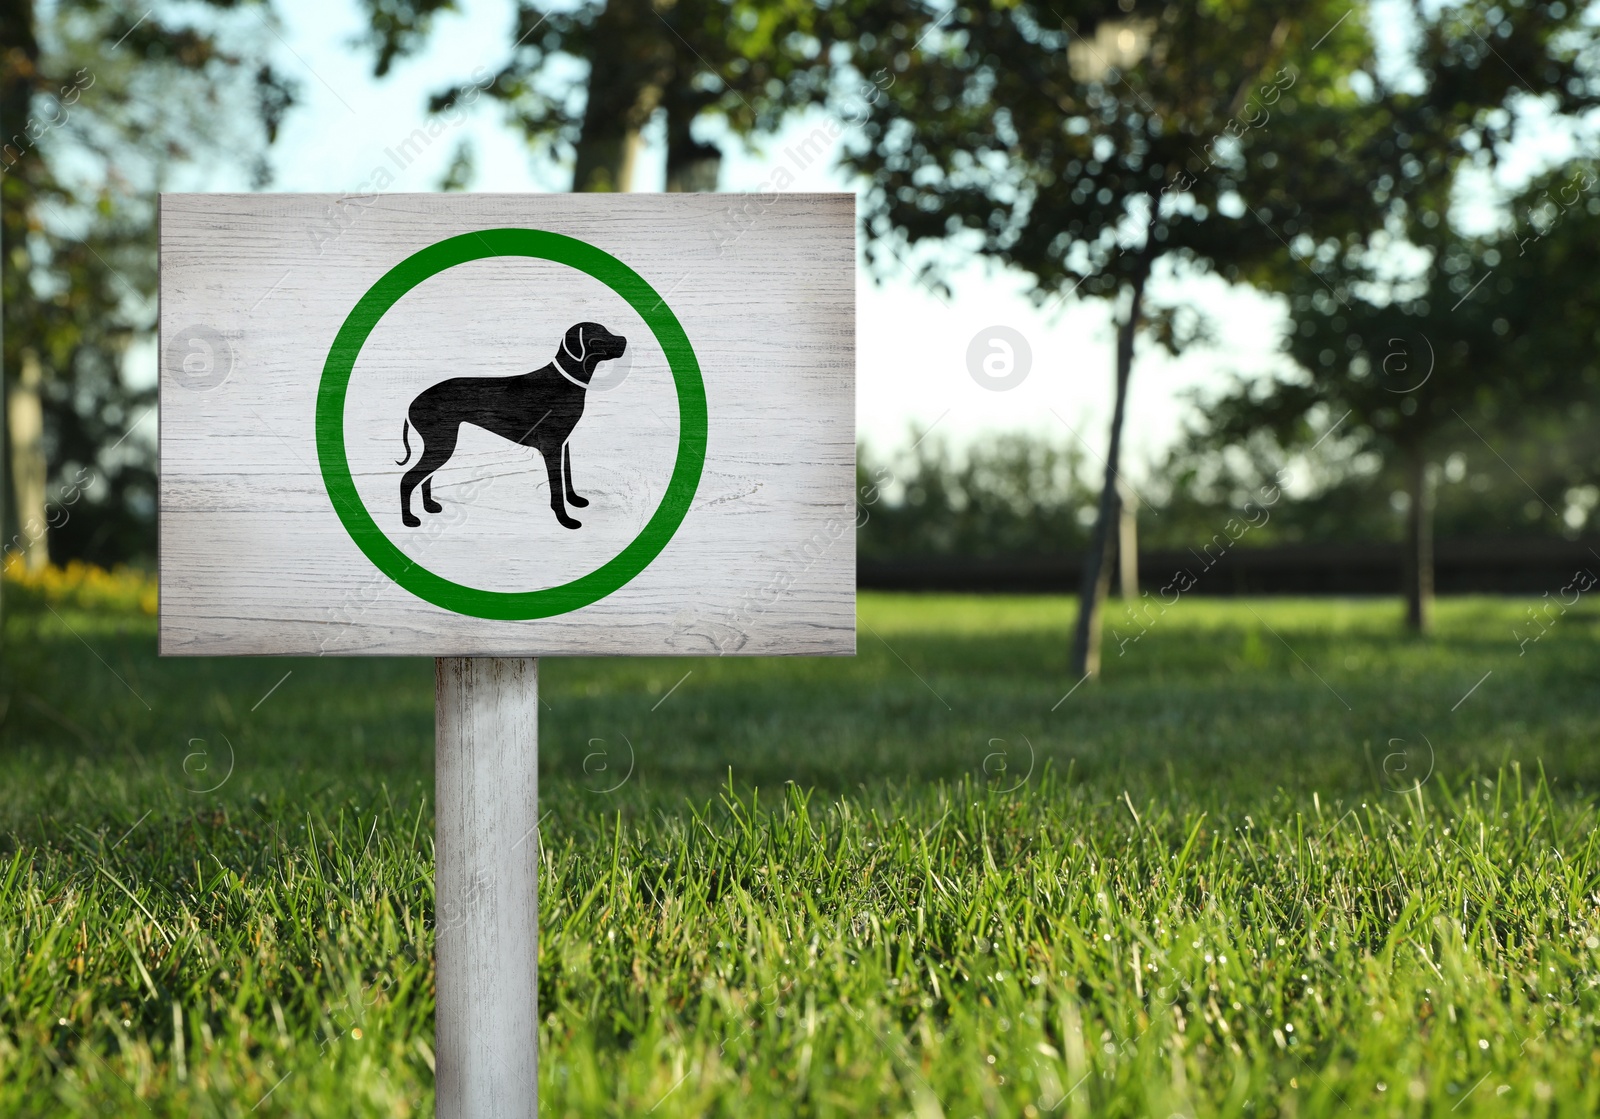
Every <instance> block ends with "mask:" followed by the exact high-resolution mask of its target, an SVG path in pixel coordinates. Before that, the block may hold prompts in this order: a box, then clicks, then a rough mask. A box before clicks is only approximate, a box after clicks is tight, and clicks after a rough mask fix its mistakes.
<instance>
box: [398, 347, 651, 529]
mask: <svg viewBox="0 0 1600 1119" xmlns="http://www.w3.org/2000/svg"><path fill="white" fill-rule="evenodd" d="M627 348H628V340H627V339H626V338H624V337H622V336H621V335H618V334H612V333H611V332H610V331H609V330H607V329H606V328H605V327H603V326H601V325H600V324H599V323H592V322H581V323H579V324H578V325H576V326H574V327H573V328H572V329H571V330H569V331H567V336H566V338H565V339H564V340H563V341H562V343H561V349H560V351H559V352H558V353H557V354H556V359H555V360H554V361H552V362H551V363H550V364H549V365H546V366H545V367H544V368H543V369H535V370H534V371H533V372H532V373H524V374H522V375H521V376H518V377H452V378H450V380H448V381H440V382H439V383H438V384H437V385H434V386H433V387H431V388H426V389H423V390H422V391H421V392H420V393H418V394H417V397H416V399H415V400H413V401H412V402H411V407H410V409H409V410H408V411H407V413H406V414H407V415H408V416H409V417H410V424H409V427H414V428H416V429H417V434H418V435H420V436H421V437H422V454H421V455H420V456H419V457H418V458H417V464H416V465H415V466H413V467H412V468H411V469H410V470H407V471H406V474H405V477H404V478H402V479H400V519H401V520H402V521H404V522H405V524H406V527H407V528H416V527H417V526H418V525H420V524H421V523H422V519H421V518H420V517H418V516H416V515H415V514H413V513H412V512H411V491H412V490H414V489H416V488H417V484H418V483H419V482H420V483H421V484H422V507H423V508H424V509H426V510H427V511H428V512H430V513H441V512H443V511H444V506H442V505H440V504H439V503H438V502H437V501H435V500H434V499H433V480H432V477H431V475H432V474H433V472H434V471H436V470H438V469H439V468H440V467H441V466H443V465H444V464H445V463H447V462H449V461H450V456H451V455H453V454H454V453H455V450H456V439H457V437H458V436H459V435H460V434H461V425H462V424H477V425H478V426H479V427H481V428H485V429H487V430H489V431H492V432H494V433H495V434H496V435H498V436H500V437H502V438H504V439H509V440H511V441H512V442H513V443H520V444H522V445H523V446H524V447H533V448H535V449H536V450H537V451H538V452H539V454H540V455H542V456H543V457H544V466H545V470H546V471H547V472H548V473H549V475H550V508H552V509H554V510H555V514H556V520H558V521H560V522H561V523H562V524H563V525H564V526H566V527H567V528H580V527H582V525H581V522H579V521H577V520H574V519H573V518H572V517H570V516H568V514H567V504H569V503H570V504H572V505H576V506H577V507H578V508H580V509H582V508H583V507H584V506H586V505H588V504H589V502H588V501H587V500H586V499H584V498H581V497H579V496H578V495H577V494H576V493H575V492H574V491H573V489H572V456H571V453H570V452H569V451H568V450H567V437H568V436H569V435H571V434H572V429H573V428H574V427H575V426H577V423H578V420H579V418H580V417H582V415H583V402H584V398H585V397H586V396H587V395H588V392H589V381H590V380H591V379H592V378H593V377H594V371H595V368H596V367H597V366H598V365H599V364H600V363H601V362H602V361H610V360H611V359H613V358H619V357H621V356H622V354H623V351H625V350H626V349H627ZM400 438H401V440H402V441H403V442H404V443H405V448H406V457H405V458H403V459H400V460H399V462H397V463H396V464H395V465H397V466H404V465H405V464H406V463H407V462H408V461H410V459H411V436H410V433H409V430H408V425H407V424H406V423H405V422H402V423H401V425H400ZM563 475H564V477H563ZM563 493H565V496H566V502H563V501H562V495H563Z"/></svg>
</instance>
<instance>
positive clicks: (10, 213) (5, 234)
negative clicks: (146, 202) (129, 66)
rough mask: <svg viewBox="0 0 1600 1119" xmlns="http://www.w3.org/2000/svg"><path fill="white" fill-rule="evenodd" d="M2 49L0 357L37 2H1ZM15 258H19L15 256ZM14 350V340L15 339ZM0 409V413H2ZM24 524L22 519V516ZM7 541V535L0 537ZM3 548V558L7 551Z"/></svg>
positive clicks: (17, 234) (22, 230) (22, 180)
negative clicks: (19, 143)
mask: <svg viewBox="0 0 1600 1119" xmlns="http://www.w3.org/2000/svg"><path fill="white" fill-rule="evenodd" d="M0 50H3V51H4V53H5V63H4V65H3V66H0V163H4V164H5V170H4V172H3V173H0V196H3V201H0V355H4V354H5V353H7V352H8V351H7V350H6V345H5V342H6V339H5V327H4V321H5V318H6V316H7V314H8V313H15V311H16V308H15V307H7V306H6V299H5V295H6V293H7V292H10V293H12V294H13V295H21V294H22V293H23V292H24V291H25V284H26V280H25V279H24V278H22V277H20V276H19V275H18V273H19V272H21V271H22V270H23V268H25V264H24V263H23V261H24V260H25V259H26V258H25V257H24V256H23V255H22V254H21V253H18V252H17V250H18V249H20V248H22V246H23V244H24V241H25V239H26V236H27V230H28V214H27V210H28V208H29V207H28V202H29V201H30V200H31V199H30V196H31V193H32V192H31V190H30V185H31V179H30V176H31V173H32V168H31V167H30V166H28V165H20V166H19V164H21V161H22V159H24V158H25V157H26V153H23V152H20V151H19V150H18V149H17V148H16V146H15V145H14V144H13V139H14V138H16V137H18V136H25V135H26V134H27V130H26V127H25V125H26V122H27V119H28V112H29V110H30V109H31V108H32V106H33V89H34V85H35V83H36V82H37V81H38V79H39V73H38V65H39V40H38V36H37V34H36V33H35V31H34V11H33V0H0ZM13 254H15V255H13ZM12 345H13V347H14V346H15V339H13V341H12ZM6 364H7V363H6V362H5V361H4V359H3V357H0V405H3V403H4V401H5V397H6V393H5V392H4V386H5V385H6V382H7V380H8V379H9V378H7V377H6V376H5V374H6V373H8V372H10V370H6V369H5V368H4V366H5V365H6ZM3 410H4V409H3V408H0V411H3ZM6 426H7V425H6V424H5V423H0V526H4V525H5V524H6V519H5V517H4V515H3V514H4V510H5V493H6V489H7V487H6V485H5V478H4V474H5V462H6V455H5V450H6V448H5V445H4V444H5V442H6V439H5V429H6ZM18 519H19V520H20V518H18ZM0 539H3V533H0ZM9 550H10V549H9V547H6V548H3V549H0V554H3V553H5V552H9Z"/></svg>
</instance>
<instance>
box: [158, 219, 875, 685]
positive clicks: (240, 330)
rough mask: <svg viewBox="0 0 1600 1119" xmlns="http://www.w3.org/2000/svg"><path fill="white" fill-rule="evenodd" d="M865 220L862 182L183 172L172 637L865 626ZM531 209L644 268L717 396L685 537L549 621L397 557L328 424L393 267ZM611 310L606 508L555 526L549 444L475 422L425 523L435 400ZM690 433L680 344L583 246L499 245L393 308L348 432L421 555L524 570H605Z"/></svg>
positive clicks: (642, 649)
mask: <svg viewBox="0 0 1600 1119" xmlns="http://www.w3.org/2000/svg"><path fill="white" fill-rule="evenodd" d="M854 221H855V219H854V199H853V197H852V196H849V195H842V194H841V195H801V194H772V193H769V194H760V195H454V194H451V195H371V196H366V197H346V196H337V195H165V196H163V198H162V200H161V323H162V339H161V409H162V410H161V419H162V424H161V470H162V477H161V497H160V529H161V537H160V548H161V557H160V558H161V649H162V652H163V653H166V654H195V655H205V654H329V655H335V654H362V655H371V654H425V655H434V656H520V655H544V654H576V655H584V654H594V655H599V654H640V655H673V654H694V655H704V654H717V653H726V654H738V655H774V654H827V653H835V654H837V653H852V652H854V649H855V502H854V492H853V491H854V484H855V479H854V469H855V467H854V464H855V337H854V336H855V289H854V275H855V234H854ZM504 227H514V228H534V229H544V230H550V231H552V232H556V233H562V234H566V235H568V236H572V237H577V238H579V239H581V240H584V241H587V242H589V243H590V244H593V245H595V246H597V247H599V248H601V249H604V250H605V251H606V252H608V253H611V254H612V255H613V256H616V257H617V258H619V259H620V260H622V261H623V262H624V263H626V264H627V265H628V266H629V267H631V268H632V269H633V270H634V271H636V272H638V273H639V274H640V275H641V276H642V277H643V278H644V279H645V280H646V281H647V282H648V283H649V284H650V285H651V286H652V287H653V288H654V289H655V291H656V292H658V293H659V294H660V295H661V296H662V298H663V299H664V300H666V301H667V303H668V304H669V305H670V306H671V308H672V310H673V312H674V313H675V314H676V316H677V318H678V320H679V321H680V322H681V323H682V325H683V328H684V330H685V332H686V333H687V335H688V337H689V339H690V342H691V344H692V345H693V347H694V351H695V355H696V357H697V358H698V360H699V364H700V366H701V370H702V375H703V379H704V383H705V391H706V398H707V409H708V416H709V420H708V436H707V452H706V460H705V466H704V471H703V473H702V476H701V478H700V482H699V487H698V490H697V491H696V493H695V495H694V499H693V502H692V504H691V506H690V510H689V513H688V515H687V516H686V517H685V519H684V521H683V524H682V525H681V526H680V527H679V529H678V530H677V533H676V534H675V535H674V537H673V538H672V540H671V542H670V543H669V544H668V545H667V546H666V548H665V549H664V550H663V551H662V552H661V554H660V555H658V556H657V557H656V558H655V559H654V561H653V562H652V563H651V564H650V565H649V566H648V567H646V568H645V569H644V571H642V572H641V573H640V574H639V575H638V576H636V577H635V578H634V579H633V580H632V581H631V582H629V583H628V584H627V585H625V586H623V587H622V588H620V589H619V590H617V591H615V592H613V593H612V594H611V595H610V596H608V597H606V598H603V599H601V600H600V601H598V602H595V603H593V604H592V605H589V606H586V607H584V608H582V609H580V610H576V611H573V612H571V613H567V614H562V615H558V616H555V617H550V618H544V619H536V620H527V621H490V620H483V619H479V618H473V617H468V616H466V615H463V614H458V613H452V612H451V611H449V610H446V609H442V608H440V607H438V606H435V605H432V604H430V603H428V602H425V601H424V600H422V599H421V598H418V597H416V596H415V595H413V594H412V593H411V592H409V591H407V590H405V589H403V588H401V587H400V586H398V585H396V584H395V583H394V582H392V581H391V580H390V579H389V578H388V577H387V576H385V575H384V574H383V573H381V572H380V571H379V570H378V569H377V568H376V567H375V566H374V564H373V563H372V562H371V561H370V560H369V559H368V558H367V557H366V556H365V555H364V554H363V553H362V551H361V550H360V549H359V548H358V547H357V546H356V544H355V542H354V541H353V540H352V539H351V537H350V535H349V534H348V532H347V531H346V530H345V527H344V525H343V524H342V523H341V521H340V519H339V517H338V516H337V515H336V513H335V510H334V507H333V504H332V502H331V500H330V498H329V495H328V491H327V489H326V487H325V485H324V482H323V477H322V473H321V470H320V467H319V462H318V455H317V447H316V438H315V413H316V399H317V390H318V385H319V382H320V379H321V375H322V371H323V366H324V363H325V362H326V360H327V356H328V352H329V348H330V346H331V344H332V341H333V338H334V336H335V335H336V334H337V332H338V330H339V328H340V326H341V325H342V324H343V322H344V320H345V317H346V316H347V315H348V314H349V312H350V310H351V308H352V307H354V306H355V304H356V302H357V301H358V300H359V299H360V298H361V296H362V295H363V294H364V293H365V292H366V291H367V289H368V288H369V287H371V285H372V284H373V283H374V282H375V281H376V280H377V279H379V278H380V277H381V276H382V275H384V273H386V272H387V271H388V270H389V269H390V268H392V267H394V265H396V264H397V263H399V262H400V261H402V260H404V259H406V258H407V257H408V256H410V255H411V254H413V253H415V252H417V251H418V250H420V249H422V248H424V247H426V246H428V245H430V244H433V243H435V242H437V241H440V240H442V239H444V238H446V237H451V236H455V235H458V234H462V233H469V232H473V231H478V230H486V229H493V228H504ZM584 320H587V321H596V322H601V323H603V324H605V325H606V326H607V328H608V329H610V330H612V331H614V332H617V333H620V334H623V335H625V336H627V338H628V340H629V349H628V353H627V355H626V363H627V364H626V367H625V368H621V365H622V363H620V362H619V363H617V365H616V366H611V367H604V366H603V367H602V369H601V371H600V372H599V373H597V375H596V382H597V384H598V383H599V382H601V381H605V380H607V379H614V375H615V373H616V372H619V371H620V372H621V373H622V374H624V375H623V376H622V378H621V380H620V383H616V384H614V385H608V386H607V387H605V388H604V389H603V390H602V389H599V388H592V389H591V390H590V391H589V393H588V395H587V399H586V403H585V411H584V414H583V417H582V419H581V420H579V422H578V424H577V426H576V428H574V430H573V434H572V436H571V438H570V440H569V442H568V446H569V448H570V450H571V454H572V463H573V474H574V483H575V487H576V489H577V491H578V492H579V493H581V494H583V495H585V496H586V497H587V498H588V499H589V501H590V505H589V506H588V507H587V508H585V509H582V510H574V511H575V512H577V513H578V515H579V519H580V520H581V521H582V524H583V527H582V528H581V529H579V530H575V531H574V530H569V529H565V528H562V527H561V526H560V525H559V524H558V523H557V522H556V520H555V518H554V516H553V515H552V513H551V509H550V500H549V496H550V495H549V489H548V485H547V483H546V474H545V467H544V464H543V461H542V459H541V458H540V456H539V454H538V452H536V451H534V450H532V449H530V448H527V447H523V446H519V445H517V444H516V443H513V442H510V441H508V440H506V439H502V438H499V437H497V436H494V435H491V434H489V433H488V432H487V431H484V430H482V429H481V428H477V427H473V426H466V427H463V428H462V429H461V430H462V432H463V435H462V438H461V441H460V443H459V445H458V448H457V450H456V453H455V455H454V456H453V458H452V459H451V460H450V462H449V463H448V464H447V465H446V466H445V467H443V468H442V469H441V470H440V472H439V473H438V475H436V476H435V480H434V494H435V496H436V497H437V499H438V500H439V502H440V503H441V504H442V505H443V507H444V512H442V513H440V514H437V515H434V516H431V517H424V523H423V525H422V527H420V528H417V529H406V528H405V527H404V526H403V525H402V523H401V518H400V511H399V497H398V487H399V479H400V477H401V475H402V474H403V473H404V471H405V469H406V467H405V466H401V465H397V463H396V460H399V459H401V457H402V454H403V453H404V448H403V446H402V428H403V427H404V424H405V420H406V416H407V409H408V407H409V404H410V402H411V401H412V400H413V398H414V397H415V396H416V395H417V394H418V393H419V392H421V391H422V390H423V389H425V388H428V387H429V386H431V385H434V384H437V383H438V382H440V381H442V380H445V379H448V378H451V377H458V376H512V375H517V374H521V373H526V372H528V371H530V370H533V369H536V368H538V367H541V366H544V365H546V364H548V363H549V362H550V361H551V360H552V359H553V358H554V356H555V354H556V351H557V349H558V347H559V345H560V343H561V340H562V337H563V334H564V332H565V331H566V330H567V328H568V327H570V326H571V325H573V324H574V323H576V322H578V321H584ZM678 430H679V417H678V414H677V396H676V392H675V389H674V386H673V381H672V375H671V371H670V369H669V368H668V365H667V362H666V357H665V354H664V351H662V349H661V347H660V346H659V344H658V343H656V341H655V339H654V337H653V336H652V335H651V332H650V331H649V329H648V327H646V326H645V324H644V322H643V320H642V319H640V318H639V317H638V315H637V313H636V312H635V311H633V310H632V309H631V308H630V307H628V306H627V305H626V303H624V302H623V301H622V300H621V299H620V297H618V296H616V295H615V293H613V292H611V291H610V290H609V289H607V288H606V287H605V286H604V285H603V284H600V283H599V282H598V281H595V280H593V279H591V278H589V277H587V276H585V275H583V274H582V273H579V272H576V271H575V270H572V269H568V268H566V267H564V266H562V265H558V264H555V263H553V262H548V261H537V260H530V259H527V258H511V257H497V258H494V259H489V260H480V261H473V262H470V263H467V264H463V265H459V266H457V267H455V268H452V269H449V270H447V271H445V272H443V273H440V274H439V275H438V276H436V277H434V278H433V279H431V280H428V281H426V282H425V283H423V284H421V285H419V286H418V287H417V288H416V289H414V290H413V291H412V292H411V293H409V294H407V295H406V296H405V297H404V298H402V299H401V300H400V301H399V302H398V303H396V304H395V306H394V307H393V308H391V310H390V311H389V312H387V313H386V314H385V315H384V316H383V318H382V319H381V320H380V321H379V323H378V325H377V326H376V327H375V328H374V330H373V333H372V335H371V337H370V338H369V339H368V341H367V343H366V345H365V346H364V347H363V349H362V352H361V356H360V358H359V359H358V361H357V363H356V366H355V370H354V372H353V374H352V377H351V382H350V395H349V399H348V402H347V405H346V408H345V427H344V435H345V444H346V448H347V451H348V457H349V461H350V465H351V472H352V475H353V477H354V479H355V484H356V488H357V491H358V492H359V494H360V497H361V502H362V504H363V505H365V506H366V507H367V509H368V510H370V511H371V513H372V515H373V517H374V519H375V521H376V522H377V524H378V525H379V527H380V529H381V530H382V531H383V533H384V535H385V536H386V537H387V538H388V539H390V540H392V541H393V542H394V543H395V544H396V545H397V546H398V547H400V548H401V549H402V551H404V552H405V553H406V555H407V556H408V557H409V559H410V560H411V561H414V562H415V563H417V564H419V565H421V566H422V567H424V568H425V569H426V570H428V571H432V572H435V573H436V574H439V575H441V576H443V577H445V578H447V579H450V580H452V581H454V582H457V583H460V584H462V585H465V586H471V587H476V588H481V589H485V590H498V591H521V590H535V589H541V588H544V587H550V586H556V585H560V584H563V583H566V582H568V581H570V580H572V579H575V578H577V577H579V576H581V575H583V574H585V573H587V572H589V571H592V570H594V569H595V568H596V567H598V566H600V565H601V564H603V563H605V562H606V561H607V560H609V559H610V558H611V557H612V556H614V555H616V554H617V553H618V552H619V551H620V550H621V549H622V548H623V547H624V546H625V545H626V544H627V543H628V542H629V541H630V540H631V539H632V538H633V537H634V536H635V535H636V534H637V533H638V532H639V530H640V528H641V527H642V526H643V525H644V523H645V522H646V521H648V519H649V517H650V516H651V514H652V512H653V511H654V509H655V508H656V505H657V503H658V502H659V501H660V499H661V496H662V494H663V493H664V492H665V489H666V483H667V479H668V478H669V477H670V475H671V471H672V464H673V461H674V457H675V455H676V449H677V439H678ZM409 438H410V440H411V447H412V448H413V454H415V448H416V446H417V435H416V433H415V432H414V431H412V432H411V433H410V435H409ZM411 461H415V458H414V457H413V458H412V459H411ZM419 499H420V494H419V495H417V496H416V497H414V498H413V505H414V507H418V506H420V500H419ZM419 511H420V510H419Z"/></svg>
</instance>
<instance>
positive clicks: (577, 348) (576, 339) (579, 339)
mask: <svg viewBox="0 0 1600 1119" xmlns="http://www.w3.org/2000/svg"><path fill="white" fill-rule="evenodd" d="M588 325H589V324H588V323H586V322H581V323H578V324H577V325H576V326H574V327H572V329H570V330H568V331H567V336H566V338H565V339H563V340H562V343H561V348H562V349H563V350H564V351H566V353H567V356H568V357H570V358H572V360H573V361H575V362H577V363H578V365H579V366H580V367H581V366H582V365H583V363H584V359H585V358H587V357H588V356H589V332H588V331H587V330H585V329H584V328H585V327H587V326H588Z"/></svg>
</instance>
